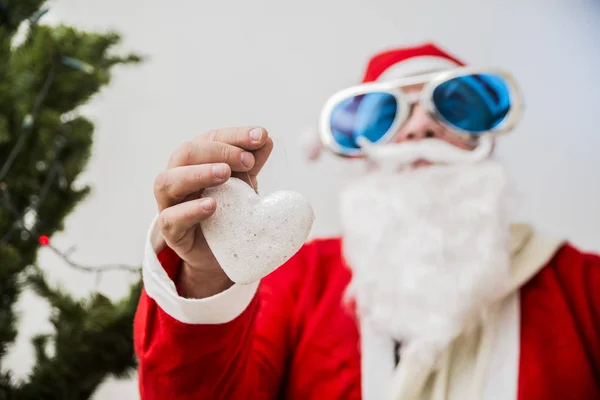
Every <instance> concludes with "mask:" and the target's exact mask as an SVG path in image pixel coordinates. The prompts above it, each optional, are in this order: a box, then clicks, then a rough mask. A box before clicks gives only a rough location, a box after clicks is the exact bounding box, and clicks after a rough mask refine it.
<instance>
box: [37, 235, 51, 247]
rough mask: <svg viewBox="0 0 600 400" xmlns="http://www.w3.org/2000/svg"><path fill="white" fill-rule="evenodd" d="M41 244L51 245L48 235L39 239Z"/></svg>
mask: <svg viewBox="0 0 600 400" xmlns="http://www.w3.org/2000/svg"><path fill="white" fill-rule="evenodd" d="M39 242H40V244H41V245H42V246H48V245H49V244H50V238H49V237H48V236H46V235H42V236H40V238H39Z"/></svg>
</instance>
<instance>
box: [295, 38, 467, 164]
mask: <svg viewBox="0 0 600 400" xmlns="http://www.w3.org/2000/svg"><path fill="white" fill-rule="evenodd" d="M464 65H465V63H463V62H462V61H460V60H459V59H458V58H456V57H454V56H452V55H450V54H448V53H446V52H445V51H444V50H442V49H440V48H439V47H437V46H436V45H435V44H433V43H424V44H420V45H417V46H412V47H402V48H398V49H392V50H387V51H384V52H381V53H379V54H376V55H374V56H373V57H372V58H371V59H370V60H369V63H368V64H367V68H366V70H365V74H364V77H363V80H362V82H363V83H368V82H374V81H378V80H389V79H394V78H400V77H404V76H411V75H418V74H423V73H427V72H432V71H440V70H445V69H452V68H457V67H460V66H464ZM303 139H304V143H303V145H304V147H305V148H306V153H307V157H308V158H309V159H311V160H314V159H316V158H318V156H319V154H320V152H321V149H322V145H321V142H320V140H319V138H318V135H317V134H316V132H314V131H313V130H308V131H307V132H306V134H305V135H303Z"/></svg>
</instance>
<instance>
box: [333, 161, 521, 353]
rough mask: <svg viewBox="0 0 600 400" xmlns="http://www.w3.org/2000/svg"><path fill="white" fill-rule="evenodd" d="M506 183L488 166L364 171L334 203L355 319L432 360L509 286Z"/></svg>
mask: <svg viewBox="0 0 600 400" xmlns="http://www.w3.org/2000/svg"><path fill="white" fill-rule="evenodd" d="M509 186H510V185H509V182H508V179H507V174H506V172H505V170H504V168H503V167H502V166H501V165H500V164H499V163H498V162H495V161H492V160H486V161H482V162H478V163H475V164H460V165H436V166H429V167H423V168H416V169H405V170H403V171H402V172H400V173H398V172H382V171H381V170H380V171H374V172H370V173H369V174H367V175H366V176H364V177H362V178H360V179H359V180H358V181H356V182H354V183H353V184H351V185H349V186H348V187H347V188H346V189H345V190H344V191H343V193H342V196H341V217H342V225H343V252H344V257H345V259H346V262H347V263H348V265H349V267H350V268H351V269H352V272H353V278H352V281H351V284H350V286H349V288H348V293H347V294H348V295H349V296H350V297H351V298H352V299H353V300H354V301H355V302H356V306H357V310H358V313H359V316H360V317H361V319H364V320H367V323H371V324H373V326H374V327H376V328H377V329H379V330H383V331H384V332H386V333H388V334H389V335H391V336H392V337H393V338H395V339H396V340H398V341H401V342H403V348H405V346H404V345H405V344H412V346H411V348H412V349H413V351H414V350H415V349H419V350H417V352H419V353H421V355H422V357H423V358H425V359H426V360H425V359H424V360H423V361H425V362H434V361H435V358H437V356H438V355H439V352H440V351H441V350H443V349H444V348H446V346H447V345H448V344H449V343H450V342H451V341H452V340H453V339H454V338H456V337H457V336H458V335H459V334H460V333H462V332H463V331H465V330H466V329H469V328H471V327H473V326H474V325H475V323H477V322H478V321H479V320H480V318H481V317H483V316H485V312H486V310H488V309H489V307H490V305H491V304H493V303H495V302H496V301H497V300H498V298H499V296H500V294H501V293H503V291H504V290H505V289H506V288H507V286H508V284H509V265H510V264H509V263H510V254H509V250H508V249H509V245H508V243H509V236H510V218H509V212H508V206H509V197H510V196H509V192H510V191H509V190H508V189H509Z"/></svg>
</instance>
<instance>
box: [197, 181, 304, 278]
mask: <svg viewBox="0 0 600 400" xmlns="http://www.w3.org/2000/svg"><path fill="white" fill-rule="evenodd" d="M204 196H205V197H212V198H214V199H215V200H216V201H217V210H216V211H215V213H214V214H213V215H212V216H211V217H210V218H208V219H207V220H206V221H204V222H203V223H202V224H201V227H202V232H203V233H204V237H205V238H206V242H207V243H208V245H209V246H210V248H211V250H212V252H213V254H214V255H215V258H216V259H217V261H218V262H219V264H220V265H221V267H222V268H223V270H224V271H225V273H226V274H227V276H228V277H229V279H231V280H232V281H233V282H235V283H239V284H249V283H252V282H256V281H258V280H259V279H262V278H263V277H265V276H267V275H268V274H270V273H271V272H273V271H274V270H276V269H277V268H279V266H281V265H282V264H283V263H285V262H286V261H287V260H288V259H289V258H290V257H292V256H293V255H294V254H295V253H296V252H297V251H298V250H300V247H302V245H303V244H304V243H305V242H306V240H307V238H308V235H309V233H310V230H311V228H312V224H313V221H314V213H313V209H312V207H311V205H310V203H309V202H308V199H306V197H304V196H303V195H301V194H299V193H296V192H292V191H279V192H275V193H273V194H271V195H269V196H267V197H264V198H260V197H259V196H258V195H257V194H256V192H254V190H253V189H252V188H251V187H250V186H249V185H248V184H247V183H246V182H244V181H242V180H240V179H237V178H231V179H229V180H228V181H227V182H226V183H225V184H223V185H220V186H217V187H213V188H209V189H206V190H205V191H204Z"/></svg>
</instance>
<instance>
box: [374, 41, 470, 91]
mask: <svg viewBox="0 0 600 400" xmlns="http://www.w3.org/2000/svg"><path fill="white" fill-rule="evenodd" d="M464 65H465V63H463V62H462V61H460V60H459V59H458V58H456V57H454V56H452V55H450V54H448V53H446V52H445V51H444V50H442V49H440V48H439V47H437V46H436V45H435V44H433V43H425V44H421V45H418V46H413V47H404V48H400V49H393V50H388V51H384V52H382V53H379V54H376V55H375V56H373V57H372V58H371V60H370V61H369V64H368V65H367V69H366V71H365V75H364V77H363V83H368V82H374V81H377V80H389V79H394V78H400V77H404V76H411V75H418V74H423V73H427V72H432V71H440V70H444V69H451V68H457V67H461V66H464Z"/></svg>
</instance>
